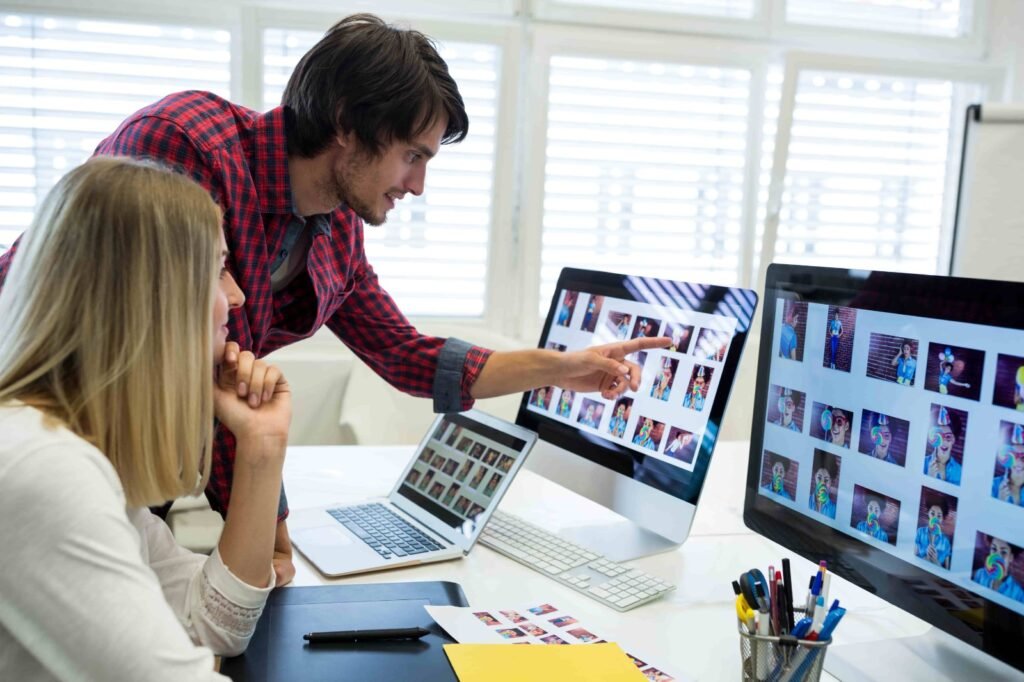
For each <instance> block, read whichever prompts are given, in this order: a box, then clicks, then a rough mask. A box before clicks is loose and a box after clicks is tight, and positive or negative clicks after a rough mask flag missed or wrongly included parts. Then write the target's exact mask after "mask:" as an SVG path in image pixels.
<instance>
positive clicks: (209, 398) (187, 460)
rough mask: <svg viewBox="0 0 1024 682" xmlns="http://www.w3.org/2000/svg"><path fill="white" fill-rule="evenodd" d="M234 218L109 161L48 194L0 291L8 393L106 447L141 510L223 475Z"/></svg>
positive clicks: (0, 382) (175, 181)
mask: <svg viewBox="0 0 1024 682" xmlns="http://www.w3.org/2000/svg"><path fill="white" fill-rule="evenodd" d="M220 225H221V213H220V209H219V208H218V207H217V205H216V204H215V203H214V202H213V200H212V199H211V198H210V195H209V194H208V193H207V192H206V190H204V189H202V188H201V187H200V186H199V185H197V184H196V183H194V182H193V181H192V180H190V179H188V178H186V177H185V176H182V175H179V174H177V173H174V172H172V171H170V170H168V169H166V168H163V167H161V166H158V165H156V164H154V163H151V162H145V161H133V160H129V159H124V158H110V157H108V158H102V157H101V158H95V159H92V160H90V161H88V162H86V163H85V164H83V165H81V166H79V167H78V168H75V169H74V170H72V171H71V172H70V173H68V174H67V175H65V176H64V177H63V178H61V180H60V181H59V182H58V183H57V185H56V186H55V187H54V188H53V189H52V190H51V191H50V193H49V194H47V196H46V199H45V200H44V201H43V203H42V205H41V206H40V208H39V211H38V213H37V215H36V217H35V220H34V221H33V223H32V225H31V227H30V228H29V229H28V231H27V232H26V233H25V234H24V236H23V237H22V239H21V244H20V245H19V247H18V251H17V253H16V254H15V256H14V258H13V262H12V265H11V270H10V273H9V276H8V278H7V281H6V284H5V285H4V287H3V290H2V291H0V403H4V402H8V401H11V400H21V401H23V402H25V403H28V404H30V405H33V406H35V407H38V408H40V409H42V410H43V411H44V412H46V413H47V414H48V415H50V416H52V417H56V418H57V419H59V420H61V421H62V422H64V423H65V424H66V425H67V426H68V428H69V429H70V430H71V431H73V432H74V433H76V434H77V435H79V436H80V437H82V438H83V439H85V440H87V441H88V442H90V443H92V444H93V445H95V446H96V447H97V448H98V449H99V450H100V451H101V452H103V453H104V454H105V455H106V457H107V458H108V459H109V460H110V462H111V463H112V464H113V466H114V469H115V470H116V471H117V473H118V476H120V479H121V484H122V485H123V486H124V490H125V494H126V496H127V499H128V503H129V504H130V505H132V506H143V505H154V504H160V503H163V502H165V501H166V500H169V499H173V498H176V497H180V496H181V495H184V494H192V493H196V492H198V491H201V490H202V489H203V488H204V487H205V485H206V481H207V479H208V478H209V472H210V452H211V444H212V436H213V322H212V310H213V300H214V293H215V286H216V280H217V274H218V270H219V267H220V251H221V242H220Z"/></svg>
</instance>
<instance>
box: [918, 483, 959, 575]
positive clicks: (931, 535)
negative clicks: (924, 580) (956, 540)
mask: <svg viewBox="0 0 1024 682" xmlns="http://www.w3.org/2000/svg"><path fill="white" fill-rule="evenodd" d="M956 507H957V499H956V498H955V497H953V496H952V495H947V494H946V493H943V492H939V491H938V490H932V489H931V488H927V487H922V488H921V502H920V504H919V505H918V510H917V534H916V535H915V536H914V554H915V555H916V556H917V557H918V558H920V559H924V560H925V561H928V562H930V563H933V564H935V565H936V566H941V567H942V568H945V569H948V568H949V563H950V561H951V559H952V554H953V536H954V534H955V532H956Z"/></svg>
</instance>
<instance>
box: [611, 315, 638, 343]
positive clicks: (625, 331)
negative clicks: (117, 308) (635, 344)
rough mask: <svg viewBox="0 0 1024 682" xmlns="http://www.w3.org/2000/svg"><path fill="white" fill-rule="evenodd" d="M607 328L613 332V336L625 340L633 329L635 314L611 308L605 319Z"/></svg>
mask: <svg viewBox="0 0 1024 682" xmlns="http://www.w3.org/2000/svg"><path fill="white" fill-rule="evenodd" d="M604 324H605V328H607V329H608V331H610V332H611V335H612V338H615V339H619V340H620V341H625V340H627V339H628V338H629V333H630V332H631V331H632V330H633V316H632V315H630V314H629V313H622V312H619V311H617V310H609V311H608V317H606V318H605V321H604Z"/></svg>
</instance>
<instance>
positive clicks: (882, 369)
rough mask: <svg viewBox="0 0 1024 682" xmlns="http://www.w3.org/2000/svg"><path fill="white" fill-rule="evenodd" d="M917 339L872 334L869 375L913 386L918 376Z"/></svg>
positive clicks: (869, 350)
mask: <svg viewBox="0 0 1024 682" xmlns="http://www.w3.org/2000/svg"><path fill="white" fill-rule="evenodd" d="M917 347H918V344H917V339H908V338H906V337H904V336H889V335H887V334H872V335H871V339H870V342H869V343H868V369H867V376H869V377H871V378H872V379H881V380H882V381H891V382H893V383H896V384H899V385H900V386H913V385H914V380H915V379H916V377H917Z"/></svg>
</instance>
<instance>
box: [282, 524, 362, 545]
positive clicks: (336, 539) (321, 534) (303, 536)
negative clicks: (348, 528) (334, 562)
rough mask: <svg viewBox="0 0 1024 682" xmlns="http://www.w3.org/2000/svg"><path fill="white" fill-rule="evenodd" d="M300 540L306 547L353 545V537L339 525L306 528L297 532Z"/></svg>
mask: <svg viewBox="0 0 1024 682" xmlns="http://www.w3.org/2000/svg"><path fill="white" fill-rule="evenodd" d="M295 535H296V536H297V539H298V542H297V543H296V544H300V545H302V546H304V547H308V548H313V547H341V546H344V545H351V544H352V542H353V539H352V538H351V537H350V536H349V535H348V533H346V532H345V531H343V530H342V529H340V528H338V527H337V526H318V527H316V528H305V529H303V530H300V531H298V532H297V533H296V534H295Z"/></svg>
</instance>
